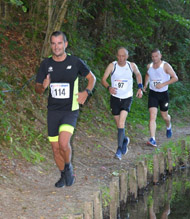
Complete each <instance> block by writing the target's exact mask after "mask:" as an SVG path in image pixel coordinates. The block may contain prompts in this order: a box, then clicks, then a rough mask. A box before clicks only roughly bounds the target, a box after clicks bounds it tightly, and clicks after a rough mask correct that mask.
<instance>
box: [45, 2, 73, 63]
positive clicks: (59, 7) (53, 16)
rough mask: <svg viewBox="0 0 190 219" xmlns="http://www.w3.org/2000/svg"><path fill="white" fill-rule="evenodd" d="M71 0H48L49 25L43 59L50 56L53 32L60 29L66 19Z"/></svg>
mask: <svg viewBox="0 0 190 219" xmlns="http://www.w3.org/2000/svg"><path fill="white" fill-rule="evenodd" d="M68 2H69V0H64V1H62V0H61V1H54V0H48V26H47V30H46V36H45V41H44V44H43V47H42V52H41V59H43V58H45V57H48V56H49V55H50V53H51V48H50V36H51V34H52V32H54V31H56V30H60V29H61V26H62V23H63V21H64V19H65V14H66V12H67V7H68Z"/></svg>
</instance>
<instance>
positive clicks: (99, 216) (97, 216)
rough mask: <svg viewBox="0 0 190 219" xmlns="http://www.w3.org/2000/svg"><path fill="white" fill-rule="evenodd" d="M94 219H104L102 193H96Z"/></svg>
mask: <svg viewBox="0 0 190 219" xmlns="http://www.w3.org/2000/svg"><path fill="white" fill-rule="evenodd" d="M94 219H103V213H102V197H101V193H100V191H97V192H94Z"/></svg>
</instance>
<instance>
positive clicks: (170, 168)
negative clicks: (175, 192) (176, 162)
mask: <svg viewBox="0 0 190 219" xmlns="http://www.w3.org/2000/svg"><path fill="white" fill-rule="evenodd" d="M172 171H173V161H172V150H171V148H168V173H169V174H172Z"/></svg>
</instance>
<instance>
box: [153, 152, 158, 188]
mask: <svg viewBox="0 0 190 219" xmlns="http://www.w3.org/2000/svg"><path fill="white" fill-rule="evenodd" d="M153 165H154V167H153V168H154V169H153V184H154V185H156V184H158V181H159V162H158V155H157V154H154V156H153Z"/></svg>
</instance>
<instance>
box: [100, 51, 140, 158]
mask: <svg viewBox="0 0 190 219" xmlns="http://www.w3.org/2000/svg"><path fill="white" fill-rule="evenodd" d="M127 58H128V51H127V49H126V48H124V47H120V48H119V49H118V50H117V61H114V62H112V63H110V64H109V65H108V67H107V68H106V70H105V73H104V76H103V78H102V84H103V86H104V87H106V88H107V89H108V90H109V93H110V94H111V100H110V105H111V111H112V114H113V116H114V119H115V122H116V125H117V128H118V148H117V152H116V154H115V158H117V159H119V160H121V157H122V154H126V153H127V151H128V149H127V145H128V144H129V141H130V139H129V138H128V137H125V121H126V118H127V115H128V112H129V111H130V106H131V103H132V96H133V77H132V76H133V73H134V74H135V76H136V80H137V83H138V88H139V89H138V91H137V94H136V96H137V97H138V98H142V88H143V85H142V77H141V74H140V72H139V70H138V67H137V66H136V64H135V63H132V62H128V61H127ZM109 76H111V86H109V83H108V82H107V78H108V77H109Z"/></svg>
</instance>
